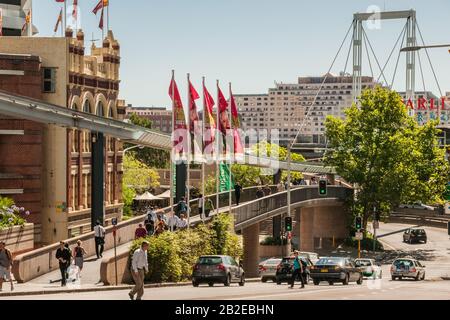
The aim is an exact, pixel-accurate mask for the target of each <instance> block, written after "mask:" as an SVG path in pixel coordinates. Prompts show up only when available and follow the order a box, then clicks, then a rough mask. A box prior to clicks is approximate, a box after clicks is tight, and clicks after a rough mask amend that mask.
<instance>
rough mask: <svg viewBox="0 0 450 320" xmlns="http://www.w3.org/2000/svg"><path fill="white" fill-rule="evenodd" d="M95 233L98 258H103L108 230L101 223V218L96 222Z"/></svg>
mask: <svg viewBox="0 0 450 320" xmlns="http://www.w3.org/2000/svg"><path fill="white" fill-rule="evenodd" d="M94 233H95V253H96V255H97V259H100V258H103V250H104V248H105V235H106V230H105V228H104V227H103V226H102V225H101V223H100V221H99V220H97V223H96V224H95V227H94Z"/></svg>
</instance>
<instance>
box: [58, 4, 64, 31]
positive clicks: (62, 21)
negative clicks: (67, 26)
mask: <svg viewBox="0 0 450 320" xmlns="http://www.w3.org/2000/svg"><path fill="white" fill-rule="evenodd" d="M59 14H60V15H61V22H60V24H61V37H63V38H64V20H63V16H62V15H63V8H61V11H59Z"/></svg>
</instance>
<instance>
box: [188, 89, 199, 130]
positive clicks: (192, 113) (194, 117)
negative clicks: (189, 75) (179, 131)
mask: <svg viewBox="0 0 450 320" xmlns="http://www.w3.org/2000/svg"><path fill="white" fill-rule="evenodd" d="M189 94H190V95H191V97H190V98H191V99H190V100H191V106H190V108H189V120H190V128H191V131H192V132H193V131H194V130H193V129H194V124H195V122H196V121H198V120H199V118H198V112H197V104H196V103H195V100H198V99H200V96H199V94H198V92H197V90H195V88H194V86H193V85H192V83H191V82H190V81H189Z"/></svg>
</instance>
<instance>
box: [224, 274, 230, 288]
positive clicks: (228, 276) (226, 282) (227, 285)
mask: <svg viewBox="0 0 450 320" xmlns="http://www.w3.org/2000/svg"><path fill="white" fill-rule="evenodd" d="M230 284H231V274H229V275H227V278H226V279H225V282H224V285H225V287H229V286H230Z"/></svg>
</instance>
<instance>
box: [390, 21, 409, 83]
mask: <svg viewBox="0 0 450 320" xmlns="http://www.w3.org/2000/svg"><path fill="white" fill-rule="evenodd" d="M405 37H406V29H405V32H404V33H403V39H402V43H401V44H400V48H402V47H403V43H404V42H405ZM401 54H402V51H401V50H399V51H398V57H397V62H396V63H395V69H394V74H393V75H392V82H391V86H390V87H389V88H390V89H391V90H392V88H393V87H394V81H395V76H396V75H397V68H398V63H399V62H400V56H401Z"/></svg>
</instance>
